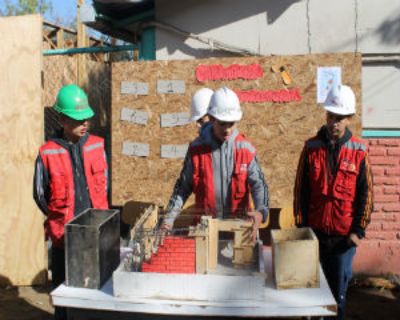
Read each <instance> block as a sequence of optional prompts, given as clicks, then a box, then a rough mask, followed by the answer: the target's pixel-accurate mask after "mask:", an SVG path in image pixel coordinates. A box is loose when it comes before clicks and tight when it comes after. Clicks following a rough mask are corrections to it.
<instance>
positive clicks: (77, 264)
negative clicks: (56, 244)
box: [65, 209, 120, 289]
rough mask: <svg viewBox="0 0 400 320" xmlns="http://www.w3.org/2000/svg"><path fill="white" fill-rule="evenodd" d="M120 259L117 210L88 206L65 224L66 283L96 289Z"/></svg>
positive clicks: (106, 278) (105, 279)
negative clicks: (88, 207)
mask: <svg viewBox="0 0 400 320" xmlns="http://www.w3.org/2000/svg"><path fill="white" fill-rule="evenodd" d="M119 260H120V216H119V210H99V209H87V210H85V211H83V212H82V213H80V214H79V215H77V216H76V217H75V218H74V219H72V220H71V221H70V222H69V223H67V224H66V225H65V277H66V278H65V279H66V285H67V286H71V287H80V288H90V289H99V288H101V286H102V285H103V284H104V283H105V282H106V281H107V280H108V279H109V278H110V277H111V275H112V273H113V271H114V270H115V269H116V268H117V267H118V265H119Z"/></svg>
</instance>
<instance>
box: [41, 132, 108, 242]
mask: <svg viewBox="0 0 400 320" xmlns="http://www.w3.org/2000/svg"><path fill="white" fill-rule="evenodd" d="M107 172H108V168H107V161H106V158H105V152H104V140H103V139H102V138H100V137H97V136H93V135H88V134H87V135H85V136H84V137H82V138H81V139H80V141H79V142H78V143H77V144H75V145H71V144H68V143H66V142H65V141H63V140H61V139H54V140H49V141H48V142H47V143H45V144H44V145H43V146H42V147H41V148H40V149H39V156H38V158H37V160H36V167H35V177H34V199H35V201H36V203H37V204H38V206H39V207H40V209H41V210H42V211H43V213H44V214H46V215H47V219H46V222H45V229H46V233H47V234H48V235H49V236H50V238H51V240H52V243H53V245H54V246H55V247H63V246H64V225H65V224H66V223H68V222H69V221H70V220H71V219H72V218H73V217H74V216H75V215H76V214H79V213H80V212H82V211H83V210H84V209H87V208H91V207H92V208H98V209H107V208H108V200H107V187H108V181H107V180H108V173H107Z"/></svg>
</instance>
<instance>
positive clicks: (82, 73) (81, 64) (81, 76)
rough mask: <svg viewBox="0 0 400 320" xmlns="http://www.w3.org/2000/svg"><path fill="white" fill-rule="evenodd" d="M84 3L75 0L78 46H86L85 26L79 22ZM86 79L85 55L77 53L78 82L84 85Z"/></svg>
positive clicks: (82, 0) (80, 0) (83, 1)
mask: <svg viewBox="0 0 400 320" xmlns="http://www.w3.org/2000/svg"><path fill="white" fill-rule="evenodd" d="M84 4H85V0H77V7H78V10H77V14H76V30H77V42H78V45H77V47H78V48H83V47H86V43H87V42H86V40H87V38H86V26H85V25H84V24H83V23H82V22H81V14H80V7H81V6H83V5H84ZM86 81H87V74H86V55H85V54H79V55H78V84H79V85H80V86H84V85H85V84H86Z"/></svg>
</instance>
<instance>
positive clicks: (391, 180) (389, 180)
mask: <svg viewBox="0 0 400 320" xmlns="http://www.w3.org/2000/svg"><path fill="white" fill-rule="evenodd" d="M380 184H386V185H395V184H400V178H399V177H375V178H374V185H380Z"/></svg>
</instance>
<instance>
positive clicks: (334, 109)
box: [324, 106, 354, 116]
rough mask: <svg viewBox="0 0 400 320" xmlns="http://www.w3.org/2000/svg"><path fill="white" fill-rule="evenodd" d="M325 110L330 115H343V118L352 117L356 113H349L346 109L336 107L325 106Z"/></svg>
mask: <svg viewBox="0 0 400 320" xmlns="http://www.w3.org/2000/svg"><path fill="white" fill-rule="evenodd" d="M324 109H325V110H326V111H328V112H330V113H333V114H337V115H341V116H351V115H353V114H354V112H349V111H347V110H343V109H344V108H340V107H336V106H324Z"/></svg>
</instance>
